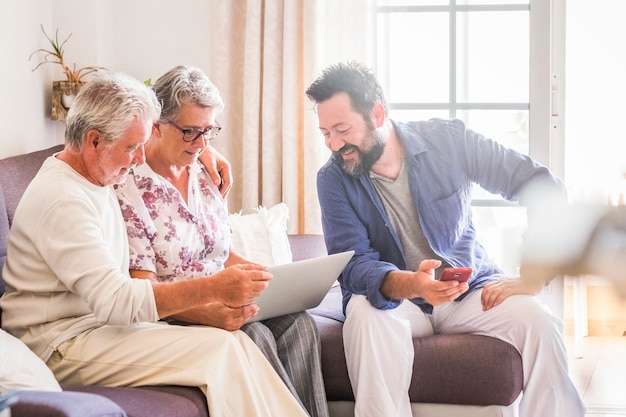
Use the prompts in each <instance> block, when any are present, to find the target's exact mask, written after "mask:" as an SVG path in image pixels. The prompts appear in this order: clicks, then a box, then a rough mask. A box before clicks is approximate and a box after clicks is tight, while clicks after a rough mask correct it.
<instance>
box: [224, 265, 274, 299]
mask: <svg viewBox="0 0 626 417" xmlns="http://www.w3.org/2000/svg"><path fill="white" fill-rule="evenodd" d="M212 278H213V279H215V280H216V285H215V288H214V291H215V292H216V295H218V299H219V300H220V301H221V302H223V303H224V304H226V305H229V306H232V307H243V306H247V305H249V304H252V303H253V302H254V299H255V298H257V297H258V296H259V295H260V294H261V292H263V290H264V289H265V288H267V285H268V283H269V280H270V279H272V274H271V273H269V272H267V271H265V270H264V267H263V266H262V265H257V264H247V265H234V266H231V267H228V268H226V269H224V270H223V271H221V272H220V273H218V274H215V275H214V276H213V277H212Z"/></svg>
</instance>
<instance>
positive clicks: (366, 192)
mask: <svg viewBox="0 0 626 417" xmlns="http://www.w3.org/2000/svg"><path fill="white" fill-rule="evenodd" d="M392 123H393V127H394V129H395V131H396V134H397V135H398V138H399V139H400V141H401V142H402V144H403V145H404V151H405V163H406V164H407V169H408V176H409V186H410V187H411V193H412V196H413V203H414V207H415V209H416V210H417V212H418V213H419V221H420V226H421V228H422V230H423V232H424V236H425V237H426V239H427V240H428V243H429V244H430V246H431V248H432V249H433V250H434V251H435V253H437V254H438V255H439V256H440V257H441V258H442V259H443V260H445V261H446V262H447V263H449V264H450V265H452V266H470V267H472V269H473V271H474V272H473V274H472V277H471V278H470V281H469V286H470V291H472V290H475V289H477V288H481V287H483V286H484V285H485V284H486V283H487V282H489V281H493V280H495V279H497V278H498V276H499V275H501V274H502V271H501V270H500V268H499V267H498V266H497V265H496V264H495V263H494V262H492V261H491V260H490V259H489V258H488V257H487V254H486V252H485V249H484V248H483V246H482V245H480V243H478V242H477V241H476V230H475V229H474V224H473V222H472V212H471V199H472V188H473V183H477V184H480V185H481V186H482V187H483V188H484V189H486V190H487V191H489V192H491V193H494V194H500V195H502V196H503V197H504V198H505V199H507V200H516V198H517V197H518V195H519V193H520V191H521V190H522V189H523V187H524V186H525V185H526V184H528V183H529V182H530V181H531V180H533V179H535V178H544V179H546V180H548V181H549V183H551V184H554V185H556V186H557V187H558V189H559V192H562V191H564V187H563V184H562V183H561V181H560V180H559V179H558V178H556V177H554V176H553V175H552V174H551V173H550V172H549V170H548V169H547V168H546V167H544V166H542V165H540V164H539V163H537V162H535V161H534V160H532V159H531V158H530V157H529V156H527V155H523V154H521V153H519V152H516V151H514V150H511V149H508V148H505V147H504V146H502V145H500V144H498V143H497V142H495V141H493V140H490V139H488V138H486V137H484V136H482V135H480V134H478V133H476V132H473V131H471V130H469V129H466V127H465V125H464V124H463V122H461V121H460V120H441V119H433V120H429V121H422V122H410V123H407V124H404V123H397V122H392ZM317 189H318V197H319V201H320V205H321V209H322V227H323V231H324V236H325V240H326V246H327V249H328V252H329V253H337V252H342V251H345V250H354V251H355V255H354V257H353V258H352V260H351V261H350V262H349V263H348V265H347V266H346V268H345V269H344V271H343V273H342V274H341V276H340V278H339V282H340V283H341V288H342V292H343V306H344V311H345V307H346V305H347V303H348V300H349V299H350V297H351V295H352V294H362V295H365V296H367V298H368V300H369V301H370V303H371V304H372V305H373V306H374V307H376V308H378V309H383V310H385V309H391V308H395V307H397V306H398V305H400V303H401V302H402V300H392V299H388V298H387V297H385V296H384V295H383V294H382V293H381V292H380V286H381V284H382V282H383V279H384V277H385V274H387V273H388V272H390V271H394V270H403V269H405V268H406V258H405V256H404V253H403V251H402V245H401V243H400V239H399V237H398V234H397V233H396V231H395V230H394V228H393V226H392V225H391V221H390V220H389V217H388V216H387V213H386V211H385V209H384V207H383V204H382V202H381V200H380V198H379V196H378V194H377V193H376V190H375V188H374V186H373V184H372V182H371V180H370V177H369V173H364V174H361V175H359V176H358V177H353V176H351V175H349V174H347V173H345V172H344V171H343V170H342V169H341V167H340V166H339V164H338V161H336V160H335V159H334V158H333V157H331V158H330V159H329V161H328V162H327V163H326V164H325V165H324V166H323V167H322V168H321V169H320V170H319V172H318V174H317ZM468 293H469V291H468V292H467V293H465V294H464V295H463V296H461V297H459V299H458V300H460V299H462V298H463V297H464V296H465V295H467V294H468ZM411 301H412V302H414V303H415V304H417V305H419V306H420V307H421V308H422V310H423V311H425V312H427V313H430V312H432V306H431V305H430V304H428V303H426V302H425V301H424V300H423V299H421V298H416V299H412V300H411Z"/></svg>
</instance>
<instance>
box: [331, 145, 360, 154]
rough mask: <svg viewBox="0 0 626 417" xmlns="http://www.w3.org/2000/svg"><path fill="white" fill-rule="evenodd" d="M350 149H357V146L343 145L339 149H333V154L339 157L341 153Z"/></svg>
mask: <svg viewBox="0 0 626 417" xmlns="http://www.w3.org/2000/svg"><path fill="white" fill-rule="evenodd" d="M352 150H356V151H358V150H359V148H358V147H356V146H354V145H348V144H346V145H343V146H342V147H341V148H340V149H338V150H336V151H333V155H335V156H337V157H340V156H341V155H343V154H344V153H346V152H349V151H352Z"/></svg>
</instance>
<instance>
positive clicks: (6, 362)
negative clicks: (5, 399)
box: [0, 329, 61, 392]
mask: <svg viewBox="0 0 626 417" xmlns="http://www.w3.org/2000/svg"><path fill="white" fill-rule="evenodd" d="M10 390H39V391H61V387H60V386H59V383H58V382H57V380H56V379H55V378H54V375H53V374H52V371H51V370H50V368H48V366H46V364H45V363H44V362H43V361H42V360H41V358H39V356H37V355H35V354H34V353H33V351H32V350H30V349H29V348H28V346H26V345H25V344H24V342H22V341H21V340H19V339H18V338H16V337H15V336H13V335H10V334H9V333H7V332H5V331H4V330H2V329H0V392H6V391H10Z"/></svg>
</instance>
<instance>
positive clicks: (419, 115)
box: [389, 109, 450, 123]
mask: <svg viewBox="0 0 626 417" xmlns="http://www.w3.org/2000/svg"><path fill="white" fill-rule="evenodd" d="M389 117H390V118H391V119H392V120H395V121H396V122H405V123H406V122H412V121H416V120H428V119H432V118H439V119H448V118H449V117H450V116H449V112H448V111H447V110H397V109H396V110H391V111H390V112H389Z"/></svg>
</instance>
